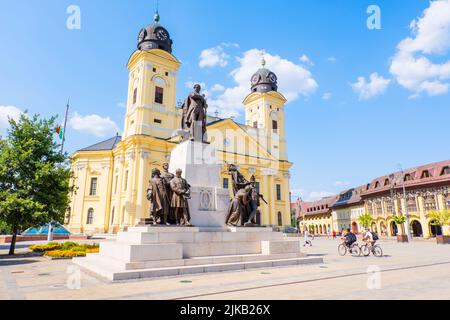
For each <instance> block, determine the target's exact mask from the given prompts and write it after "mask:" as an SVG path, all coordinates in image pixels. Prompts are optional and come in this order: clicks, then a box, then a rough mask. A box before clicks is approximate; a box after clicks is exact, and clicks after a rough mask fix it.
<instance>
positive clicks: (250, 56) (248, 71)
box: [209, 49, 318, 117]
mask: <svg viewBox="0 0 450 320" xmlns="http://www.w3.org/2000/svg"><path fill="white" fill-rule="evenodd" d="M263 53H264V59H265V60H266V68H268V69H270V70H272V71H273V72H275V73H276V74H277V76H278V86H279V91H280V92H281V93H282V94H283V95H284V96H285V97H286V99H287V100H288V102H292V101H295V100H296V99H298V98H299V97H301V96H304V97H307V96H309V95H310V94H312V93H314V92H315V91H316V89H317V88H318V85H317V82H316V80H315V79H314V78H313V76H312V74H311V72H310V71H309V70H307V69H306V68H305V67H304V66H302V65H299V64H295V63H294V62H292V61H289V60H287V59H283V58H281V57H280V56H278V55H271V54H269V53H267V52H263V51H262V50H258V49H251V50H248V51H246V52H245V53H244V54H243V56H241V57H237V61H238V63H239V67H238V68H236V69H234V70H233V71H232V72H231V76H232V78H233V80H234V81H235V83H236V86H234V87H231V88H226V89H225V91H224V92H223V93H222V94H220V95H219V96H218V97H217V98H215V99H211V100H210V101H209V106H210V109H211V110H212V112H214V111H215V110H218V111H219V112H220V114H221V116H223V117H230V116H238V115H239V113H240V111H241V110H242V109H243V107H242V101H243V100H244V98H245V97H246V96H247V95H248V94H249V93H250V87H251V85H250V79H251V76H252V75H253V74H254V73H255V72H256V71H257V70H258V68H259V67H260V65H261V56H262V54H263Z"/></svg>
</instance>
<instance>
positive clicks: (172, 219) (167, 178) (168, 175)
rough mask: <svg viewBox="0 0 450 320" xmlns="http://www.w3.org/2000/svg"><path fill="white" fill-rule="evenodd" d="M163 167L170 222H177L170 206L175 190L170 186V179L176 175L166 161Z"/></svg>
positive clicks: (162, 176)
mask: <svg viewBox="0 0 450 320" xmlns="http://www.w3.org/2000/svg"><path fill="white" fill-rule="evenodd" d="M162 168H163V171H164V172H163V173H162V175H161V178H162V179H163V182H164V186H165V187H166V192H167V195H168V198H169V203H168V204H169V219H168V220H169V222H170V223H175V222H176V216H175V214H174V212H173V210H172V208H171V207H170V201H171V200H172V195H173V191H172V188H171V187H170V181H172V179H173V178H175V175H174V174H173V173H170V172H169V164H168V163H164V164H163V165H162Z"/></svg>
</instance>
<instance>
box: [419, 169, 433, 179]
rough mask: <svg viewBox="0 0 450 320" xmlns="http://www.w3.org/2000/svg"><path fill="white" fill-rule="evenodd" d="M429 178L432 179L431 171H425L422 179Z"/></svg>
mask: <svg viewBox="0 0 450 320" xmlns="http://www.w3.org/2000/svg"><path fill="white" fill-rule="evenodd" d="M429 177H431V175H430V171H428V170H424V171H423V172H422V176H421V179H425V178H429Z"/></svg>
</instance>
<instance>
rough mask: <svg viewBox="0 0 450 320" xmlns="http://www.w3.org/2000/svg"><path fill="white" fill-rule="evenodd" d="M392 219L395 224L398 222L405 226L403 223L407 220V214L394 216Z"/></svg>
mask: <svg viewBox="0 0 450 320" xmlns="http://www.w3.org/2000/svg"><path fill="white" fill-rule="evenodd" d="M392 221H394V222H395V224H397V225H399V226H403V224H404V223H405V222H406V217H405V216H393V217H392Z"/></svg>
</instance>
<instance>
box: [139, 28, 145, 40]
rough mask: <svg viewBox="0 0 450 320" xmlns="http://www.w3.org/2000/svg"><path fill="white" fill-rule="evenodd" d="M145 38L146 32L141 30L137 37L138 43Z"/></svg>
mask: <svg viewBox="0 0 450 320" xmlns="http://www.w3.org/2000/svg"><path fill="white" fill-rule="evenodd" d="M146 36H147V30H145V29H142V30H141V32H139V37H138V40H139V42H141V41H142V40H144V39H145V37H146Z"/></svg>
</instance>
